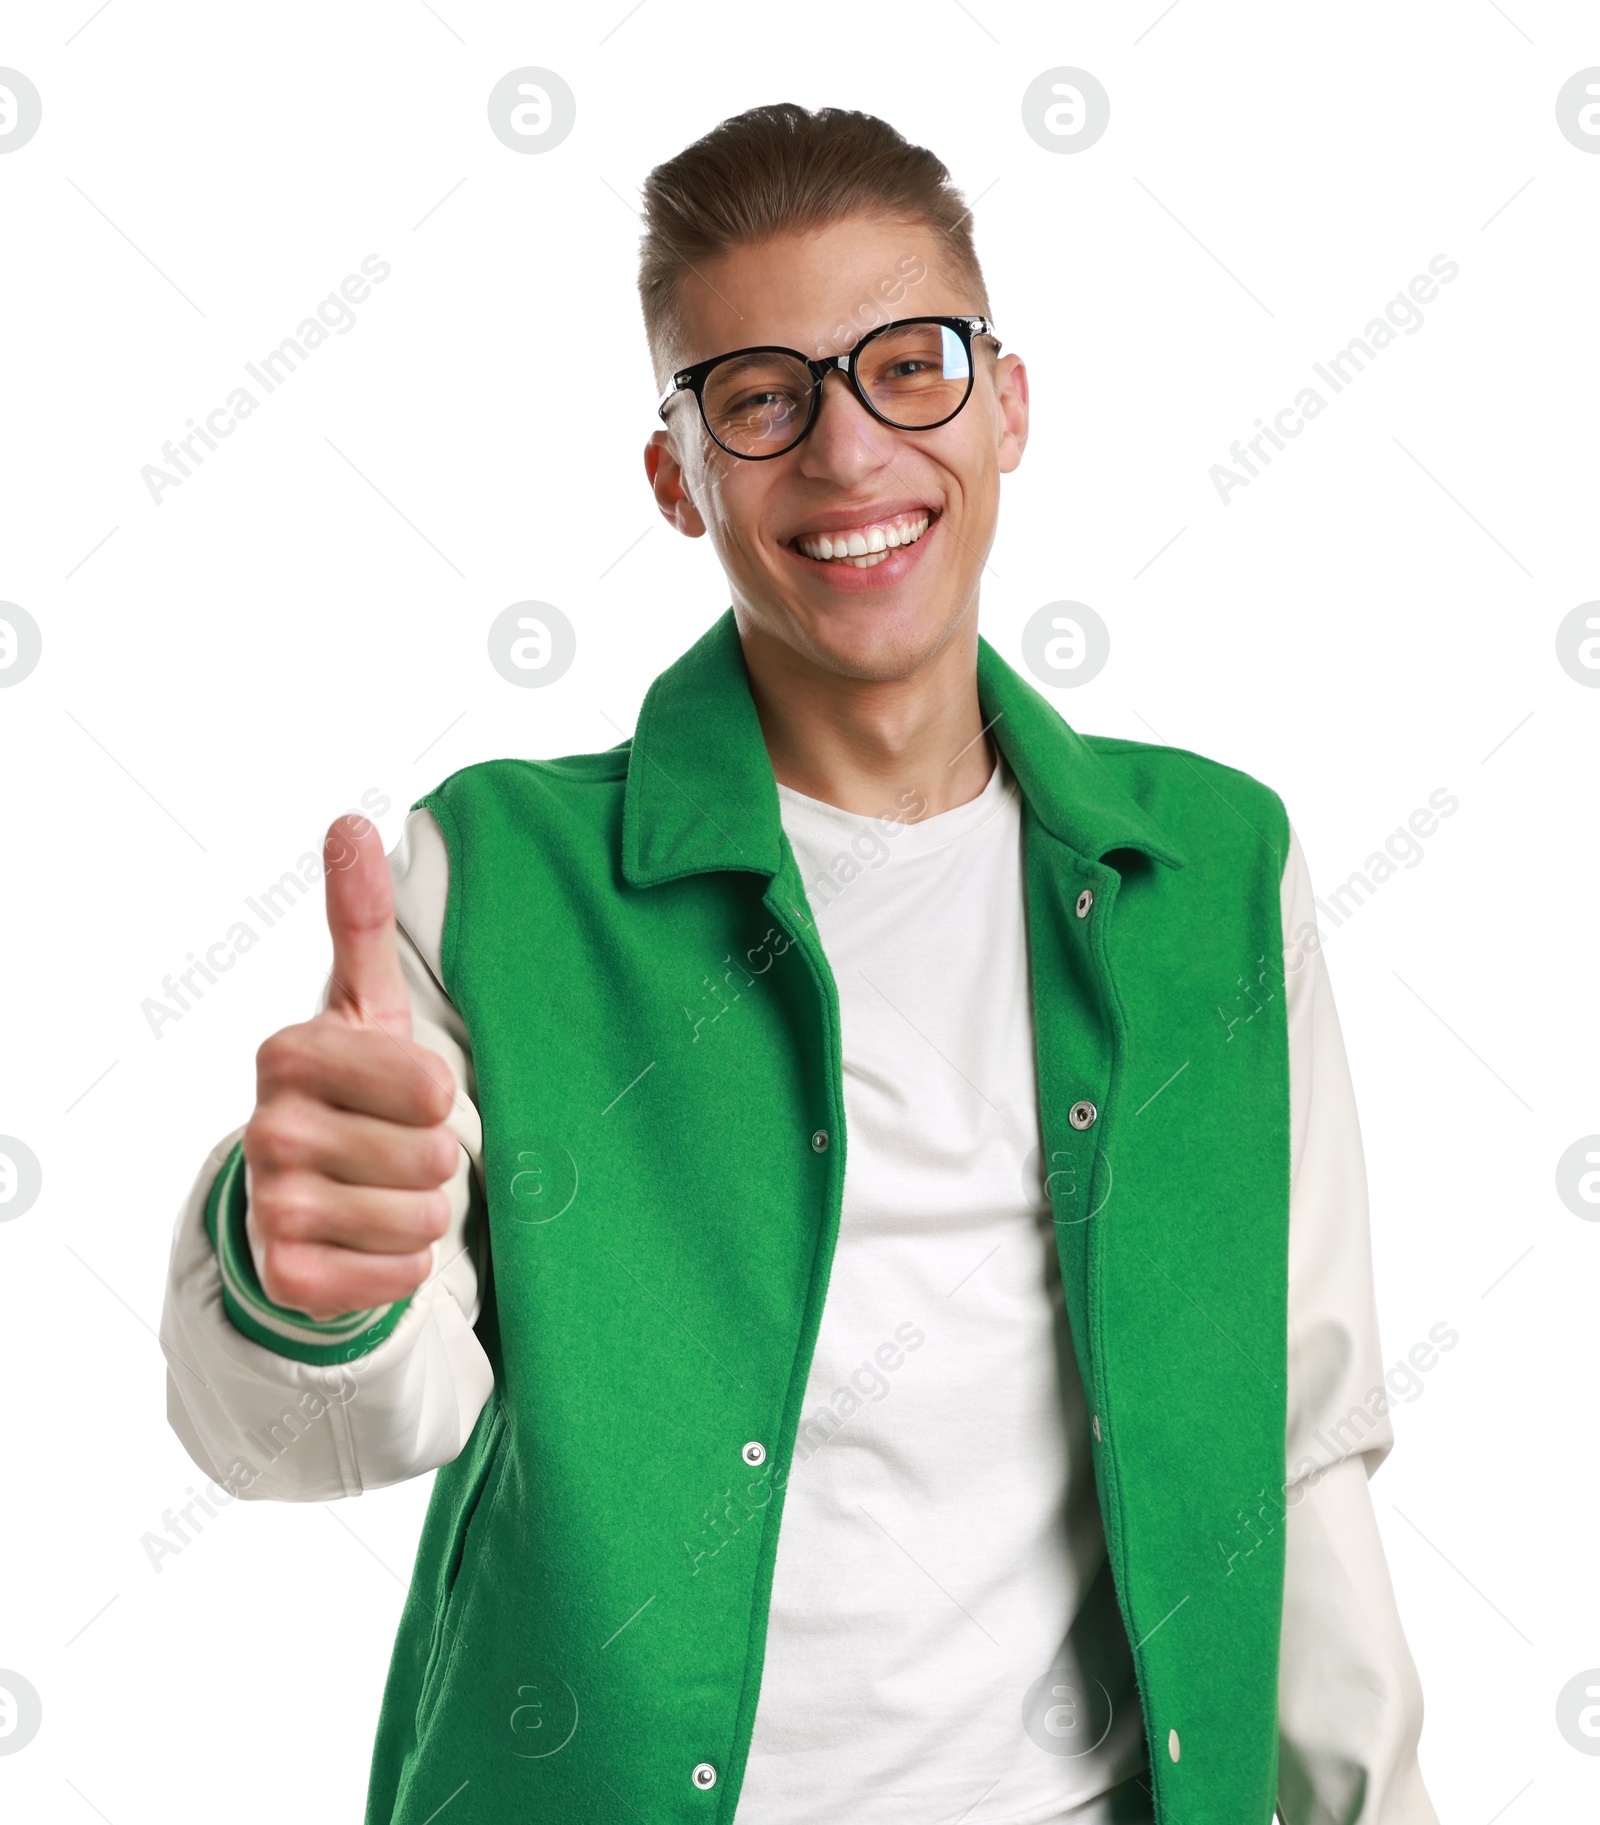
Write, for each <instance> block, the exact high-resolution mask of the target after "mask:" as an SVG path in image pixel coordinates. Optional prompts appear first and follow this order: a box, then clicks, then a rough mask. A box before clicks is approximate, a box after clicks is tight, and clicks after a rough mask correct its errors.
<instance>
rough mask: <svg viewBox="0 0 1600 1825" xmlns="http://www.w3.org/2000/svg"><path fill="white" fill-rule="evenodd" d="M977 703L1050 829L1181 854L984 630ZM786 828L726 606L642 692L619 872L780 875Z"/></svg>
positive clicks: (1177, 863)
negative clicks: (731, 870) (729, 870)
mask: <svg viewBox="0 0 1600 1825" xmlns="http://www.w3.org/2000/svg"><path fill="white" fill-rule="evenodd" d="M978 703H979V707H980V709H981V710H982V713H983V719H984V722H985V724H986V725H987V726H988V728H989V729H990V732H991V733H992V734H993V735H994V737H995V740H996V742H997V743H998V744H999V747H1000V751H1001V752H1002V753H1003V754H1004V755H1005V757H1006V762H1007V764H1008V765H1009V766H1010V768H1011V770H1012V772H1013V773H1015V774H1016V776H1017V781H1018V784H1019V785H1020V786H1021V789H1022V794H1023V796H1024V798H1026V800H1027V801H1028V804H1029V806H1030V807H1031V808H1032V810H1033V812H1034V814H1035V816H1037V817H1038V819H1039V821H1040V822H1041V823H1042V824H1043V825H1044V827H1045V828H1046V829H1047V830H1048V831H1049V832H1050V834H1051V835H1052V836H1054V837H1057V838H1059V839H1060V841H1061V842H1063V843H1065V844H1066V845H1067V846H1068V847H1069V848H1070V849H1073V850H1075V851H1076V852H1077V853H1078V854H1080V855H1083V856H1086V857H1088V858H1089V859H1091V860H1093V861H1096V862H1098V861H1099V860H1100V858H1101V857H1102V856H1104V855H1105V854H1106V852H1107V851H1108V850H1112V849H1137V850H1140V851H1141V852H1142V853H1144V854H1145V855H1149V856H1153V857H1154V858H1155V859H1156V860H1157V861H1158V862H1161V863H1163V864H1165V865H1166V866H1167V867H1169V868H1182V867H1183V866H1184V859H1183V856H1182V855H1181V854H1180V852H1179V851H1178V849H1177V847H1176V845H1175V844H1174V843H1173V841H1172V839H1171V838H1170V836H1169V835H1168V834H1167V832H1166V831H1165V830H1163V829H1162V827H1161V826H1160V825H1159V824H1158V823H1157V822H1156V821H1155V819H1154V818H1153V817H1151V815H1150V814H1149V812H1147V811H1146V810H1145V809H1144V808H1143V807H1142V806H1141V805H1140V804H1139V803H1138V801H1137V800H1136V799H1135V798H1134V797H1133V796H1132V794H1131V793H1129V791H1128V790H1127V788H1126V787H1125V786H1124V785H1123V784H1122V783H1121V781H1120V780H1118V779H1117V777H1116V775H1115V774H1114V773H1113V772H1112V771H1111V769H1110V768H1109V767H1108V766H1107V765H1106V764H1105V762H1104V761H1103V760H1101V759H1100V757H1099V756H1098V755H1097V754H1096V753H1095V752H1094V750H1093V749H1092V748H1090V746H1089V745H1088V743H1087V742H1085V740H1084V739H1083V737H1082V736H1081V735H1079V734H1078V733H1077V731H1076V730H1075V729H1073V728H1071V727H1070V726H1069V725H1068V723H1067V722H1066V721H1065V719H1064V718H1063V717H1062V716H1061V715H1060V714H1059V713H1058V712H1057V711H1056V709H1055V708H1054V706H1053V705H1051V704H1050V703H1049V702H1047V701H1046V699H1045V698H1043V697H1042V696H1041V695H1040V694H1039V692H1038V691H1036V690H1035V689H1034V688H1033V686H1032V685H1030V684H1029V683H1028V682H1027V680H1026V679H1024V678H1023V677H1022V676H1021V675H1020V674H1019V673H1017V672H1016V671H1014V670H1013V669H1012V668H1011V667H1010V666H1009V665H1007V664H1006V662H1005V661H1004V660H1003V659H1002V658H1001V657H1000V655H999V654H998V653H997V652H996V651H995V650H994V648H993V647H992V646H990V644H989V643H988V641H987V640H985V639H984V638H983V637H982V636H981V635H980V636H979V638H978ZM781 837H782V820H781V817H780V812H779V804H778V788H777V783H776V781H775V780H774V778H773V774H772V762H771V760H770V759H769V758H768V755H767V748H766V743H765V741H764V739H763V738H762V734H761V722H760V719H759V718H758V716H757V715H756V707H755V702H754V699H753V698H752V697H751V695H750V675H749V673H748V671H747V670H746V668H745V663H744V649H743V647H742V646H741V645H740V642H739V630H738V627H737V625H736V623H735V621H734V615H733V610H732V609H731V608H728V609H726V610H724V612H723V613H722V614H721V615H720V616H719V617H718V618H717V620H716V621H715V622H714V623H713V624H712V625H711V627H710V628H709V629H707V631H706V632H705V633H704V634H703V635H701V637H700V638H699V639H698V640H697V641H696V642H695V644H694V645H693V646H692V647H690V648H689V650H688V652H686V653H685V654H684V655H683V656H682V657H681V658H680V659H678V660H676V661H674V663H673V664H671V665H670V666H668V667H667V669H666V670H665V671H664V672H662V673H661V674H660V676H659V677H658V678H657V679H656V680H655V682H654V683H653V684H652V685H651V686H650V689H649V690H648V691H647V692H646V693H645V700H644V703H643V705H642V706H641V708H640V711H639V722H638V727H637V729H636V730H635V732H634V736H633V741H632V745H631V747H630V749H629V753H628V783H627V789H626V796H625V798H624V801H623V815H622V872H623V875H624V877H625V878H626V879H627V881H628V882H629V884H630V885H632V886H634V887H655V886H658V885H659V884H660V883H662V882H665V881H675V880H679V879H681V878H682V877H683V876H685V875H691V874H701V873H704V872H706V871H708V870H711V869H718V868H742V869H750V870H753V871H756V872H759V873H762V874H768V875H772V874H776V873H777V872H778V870H779V869H780V868H781V866H782V863H783V854H782V842H781Z"/></svg>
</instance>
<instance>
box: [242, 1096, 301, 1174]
mask: <svg viewBox="0 0 1600 1825" xmlns="http://www.w3.org/2000/svg"><path fill="white" fill-rule="evenodd" d="M309 1141H310V1136H309V1134H308V1133H307V1124H306V1121H305V1118H304V1116H303V1115H302V1114H301V1113H300V1112H298V1111H297V1110H295V1109H293V1108H291V1107H287V1106H285V1105H284V1104H283V1103H282V1102H280V1101H277V1100H274V1101H272V1102H268V1103H265V1104H262V1105H261V1106H260V1107H259V1108H257V1110H256V1112H255V1114H254V1115H252V1116H251V1118H250V1121H249V1123H248V1125H247V1126H246V1128H245V1134H244V1153H245V1158H246V1159H247V1160H248V1161H249V1162H250V1169H251V1171H252V1172H255V1173H277V1172H284V1171H287V1170H288V1169H290V1168H291V1167H295V1166H303V1165H305V1164H306V1163H307V1156H308V1150H309Z"/></svg>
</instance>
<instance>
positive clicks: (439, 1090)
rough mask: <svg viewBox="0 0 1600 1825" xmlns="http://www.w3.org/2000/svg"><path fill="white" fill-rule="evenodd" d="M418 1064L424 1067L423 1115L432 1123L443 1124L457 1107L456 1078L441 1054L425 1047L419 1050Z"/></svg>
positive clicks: (422, 1087) (422, 1086)
mask: <svg viewBox="0 0 1600 1825" xmlns="http://www.w3.org/2000/svg"><path fill="white" fill-rule="evenodd" d="M417 1063H418V1064H419V1065H420V1066H421V1067H422V1079H421V1096H420V1100H421V1104H422V1108H423V1113H424V1114H425V1115H427V1117H428V1118H429V1120H430V1121H435V1122H442V1121H443V1120H444V1118H445V1117H446V1116H447V1115H448V1114H449V1113H450V1111H451V1109H452V1108H453V1107H454V1105H455V1099H456V1091H455V1076H454V1074H453V1073H452V1071H451V1069H450V1067H449V1065H447V1064H446V1063H445V1061H444V1060H443V1059H442V1058H441V1057H440V1056H439V1054H438V1053H437V1052H430V1051H429V1050H428V1049H427V1048H426V1047H425V1046H419V1047H418V1048H417Z"/></svg>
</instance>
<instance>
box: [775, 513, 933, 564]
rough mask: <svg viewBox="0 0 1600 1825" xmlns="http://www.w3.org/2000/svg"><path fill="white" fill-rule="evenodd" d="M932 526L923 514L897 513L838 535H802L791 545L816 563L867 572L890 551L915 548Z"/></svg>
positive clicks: (833, 533) (926, 515) (931, 517)
mask: <svg viewBox="0 0 1600 1825" xmlns="http://www.w3.org/2000/svg"><path fill="white" fill-rule="evenodd" d="M932 523H933V515H931V514H929V513H927V512H926V511H923V512H920V513H897V514H895V515H894V516H893V517H892V518H890V519H886V520H872V521H869V522H867V523H866V524H864V525H861V526H851V527H848V528H846V529H845V530H844V531H842V532H815V533H802V534H801V535H800V536H799V537H797V538H795V539H793V540H791V543H792V544H793V546H794V548H795V549H796V550H797V551H799V552H802V553H804V555H805V556H806V557H808V558H815V559H816V560H817V561H818V562H819V563H823V564H849V565H851V566H853V567H854V568H855V569H857V570H870V569H871V568H872V567H873V565H875V564H881V563H882V562H883V561H884V559H885V558H887V557H888V556H889V554H890V553H891V552H892V551H898V550H899V549H900V548H901V547H902V546H904V545H915V544H916V542H917V540H918V539H920V538H921V537H922V535H923V533H925V532H926V531H927V530H928V528H929V526H930V525H931V524H932Z"/></svg>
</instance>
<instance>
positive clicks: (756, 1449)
mask: <svg viewBox="0 0 1600 1825" xmlns="http://www.w3.org/2000/svg"><path fill="white" fill-rule="evenodd" d="M743 1456H744V1461H745V1462H746V1463H747V1464H764V1463H766V1461H767V1448H766V1446H765V1445H763V1444H762V1442H761V1440H760V1439H758V1438H753V1439H751V1441H750V1443H749V1444H748V1445H746V1446H745V1448H744V1452H743Z"/></svg>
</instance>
